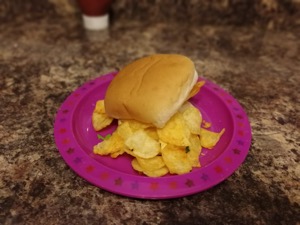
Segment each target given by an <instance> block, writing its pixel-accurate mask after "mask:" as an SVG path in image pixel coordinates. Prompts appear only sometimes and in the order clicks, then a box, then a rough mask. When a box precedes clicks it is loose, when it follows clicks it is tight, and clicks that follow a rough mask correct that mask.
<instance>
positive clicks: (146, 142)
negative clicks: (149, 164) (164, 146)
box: [125, 130, 160, 159]
mask: <svg viewBox="0 0 300 225" xmlns="http://www.w3.org/2000/svg"><path fill="white" fill-rule="evenodd" d="M125 145H126V146H127V147H128V148H129V149H130V150H131V151H132V153H133V155H136V156H138V157H141V158H145V159H149V158H152V157H154V156H156V155H157V154H158V153H159V152H160V144H159V142H158V141H156V140H154V139H153V138H151V137H150V136H149V135H148V134H147V133H146V132H145V131H144V130H138V131H136V132H134V133H133V134H132V135H131V136H130V137H129V138H127V140H126V141H125Z"/></svg>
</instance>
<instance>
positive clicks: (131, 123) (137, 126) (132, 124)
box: [121, 120, 151, 131]
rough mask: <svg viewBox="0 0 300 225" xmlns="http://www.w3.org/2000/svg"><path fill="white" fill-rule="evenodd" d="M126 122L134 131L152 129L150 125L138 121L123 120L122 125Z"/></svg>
mask: <svg viewBox="0 0 300 225" xmlns="http://www.w3.org/2000/svg"><path fill="white" fill-rule="evenodd" d="M124 122H127V123H128V124H129V126H130V128H131V129H132V131H137V130H141V129H146V128H148V127H151V125H150V124H145V123H141V122H138V121H136V120H122V122H121V123H124Z"/></svg>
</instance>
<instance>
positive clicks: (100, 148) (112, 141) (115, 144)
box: [93, 132, 125, 155]
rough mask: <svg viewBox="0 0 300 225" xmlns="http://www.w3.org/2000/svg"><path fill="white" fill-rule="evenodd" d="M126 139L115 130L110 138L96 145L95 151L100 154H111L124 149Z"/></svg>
mask: <svg viewBox="0 0 300 225" xmlns="http://www.w3.org/2000/svg"><path fill="white" fill-rule="evenodd" d="M124 148H125V145H124V140H123V139H122V137H121V136H120V135H119V134H118V133H117V132H114V133H113V134H112V135H111V137H110V138H109V139H105V140H103V141H102V142H99V143H98V144H97V145H95V146H94V149H93V152H94V153H95V154H98V155H109V154H112V153H116V152H119V151H122V150H124Z"/></svg>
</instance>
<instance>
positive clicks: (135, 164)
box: [131, 159, 169, 177]
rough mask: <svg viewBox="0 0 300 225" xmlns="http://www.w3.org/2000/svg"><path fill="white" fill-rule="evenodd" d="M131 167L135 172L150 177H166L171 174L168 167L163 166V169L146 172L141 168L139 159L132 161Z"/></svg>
mask: <svg viewBox="0 0 300 225" xmlns="http://www.w3.org/2000/svg"><path fill="white" fill-rule="evenodd" d="M131 166H132V168H133V169H134V170H136V171H138V172H141V173H144V174H145V175H147V176H148V177H161V176H164V175H166V174H167V173H168V172H169V170H168V168H167V167H166V166H163V167H161V168H158V169H155V170H145V169H143V168H142V167H141V165H140V164H139V162H138V160H137V159H133V160H132V161H131Z"/></svg>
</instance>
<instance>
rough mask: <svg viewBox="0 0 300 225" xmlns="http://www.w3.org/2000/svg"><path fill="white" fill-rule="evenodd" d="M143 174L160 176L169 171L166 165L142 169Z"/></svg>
mask: <svg viewBox="0 0 300 225" xmlns="http://www.w3.org/2000/svg"><path fill="white" fill-rule="evenodd" d="M143 173H144V174H146V175H147V176H148V177H162V176H164V175H166V174H167V173H169V170H168V168H167V167H166V166H164V167H162V168H159V169H157V170H152V171H149V170H144V171H143Z"/></svg>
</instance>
